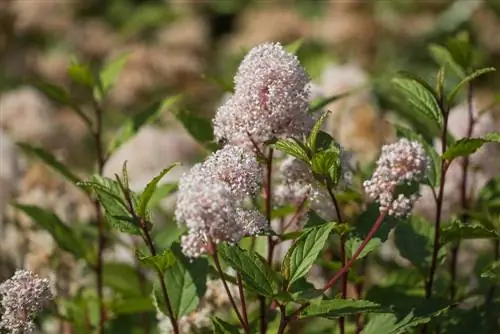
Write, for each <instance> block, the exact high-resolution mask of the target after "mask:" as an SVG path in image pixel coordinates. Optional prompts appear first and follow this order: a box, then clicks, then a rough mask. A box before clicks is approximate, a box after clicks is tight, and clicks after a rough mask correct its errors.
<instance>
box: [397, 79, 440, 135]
mask: <svg viewBox="0 0 500 334" xmlns="http://www.w3.org/2000/svg"><path fill="white" fill-rule="evenodd" d="M393 82H394V84H395V85H396V87H397V88H398V89H399V91H400V92H401V93H402V95H403V96H404V97H405V98H406V100H407V102H408V103H409V104H410V105H411V106H412V107H413V109H414V110H415V111H416V112H418V113H420V114H421V115H422V117H428V118H430V119H432V120H434V121H435V122H436V123H437V124H439V125H441V124H443V115H442V114H441V109H440V108H439V104H438V102H437V100H436V97H435V95H434V92H433V91H429V90H428V89H427V88H426V87H425V86H423V85H422V84H421V83H420V82H418V81H416V80H414V79H408V78H395V79H393Z"/></svg>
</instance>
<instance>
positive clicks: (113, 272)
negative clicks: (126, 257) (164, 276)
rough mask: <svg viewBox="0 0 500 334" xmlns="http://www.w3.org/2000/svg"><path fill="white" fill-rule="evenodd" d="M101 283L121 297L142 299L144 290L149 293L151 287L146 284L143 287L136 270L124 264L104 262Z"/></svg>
mask: <svg viewBox="0 0 500 334" xmlns="http://www.w3.org/2000/svg"><path fill="white" fill-rule="evenodd" d="M103 282H104V285H105V286H106V287H109V288H111V289H113V291H114V292H115V293H119V294H120V295H121V296H123V297H142V296H143V295H144V291H143V288H144V290H145V291H146V293H149V292H150V291H151V289H152V287H151V285H150V284H149V283H147V281H146V280H145V281H144V282H146V285H145V286H143V284H142V283H141V278H139V272H138V270H137V268H134V267H133V266H131V265H130V264H128V263H125V262H106V263H104V265H103Z"/></svg>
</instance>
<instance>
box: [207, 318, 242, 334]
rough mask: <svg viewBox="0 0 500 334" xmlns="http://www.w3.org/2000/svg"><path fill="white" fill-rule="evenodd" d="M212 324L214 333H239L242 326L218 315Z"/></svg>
mask: <svg viewBox="0 0 500 334" xmlns="http://www.w3.org/2000/svg"><path fill="white" fill-rule="evenodd" d="M212 326H213V329H214V334H238V333H240V326H236V325H232V324H230V323H228V322H226V321H224V320H222V319H220V318H218V317H213V318H212Z"/></svg>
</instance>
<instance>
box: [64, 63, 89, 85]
mask: <svg viewBox="0 0 500 334" xmlns="http://www.w3.org/2000/svg"><path fill="white" fill-rule="evenodd" d="M68 75H69V77H70V78H71V79H72V80H73V81H74V82H76V83H78V84H80V85H82V86H85V87H89V88H91V87H93V86H94V76H93V75H92V72H91V71H90V68H89V67H88V66H86V65H83V64H71V65H70V66H69V67H68Z"/></svg>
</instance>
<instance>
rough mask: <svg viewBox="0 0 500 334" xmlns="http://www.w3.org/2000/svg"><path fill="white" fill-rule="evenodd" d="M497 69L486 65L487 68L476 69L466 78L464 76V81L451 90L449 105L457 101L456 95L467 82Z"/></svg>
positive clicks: (448, 99)
mask: <svg viewBox="0 0 500 334" xmlns="http://www.w3.org/2000/svg"><path fill="white" fill-rule="evenodd" d="M495 71H496V69H495V68H494V67H486V68H481V69H479V70H476V71H474V72H473V73H472V74H470V75H468V76H467V77H466V78H464V79H463V80H462V81H460V82H459V83H458V84H457V85H456V86H455V87H454V88H453V89H452V91H451V92H450V94H448V98H447V103H448V105H452V104H453V102H454V101H455V97H456V96H457V94H458V92H459V91H460V89H461V88H462V87H463V86H465V85H466V84H468V83H469V82H471V81H472V80H474V79H476V78H477V77H479V76H481V75H483V74H486V73H490V72H495Z"/></svg>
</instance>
